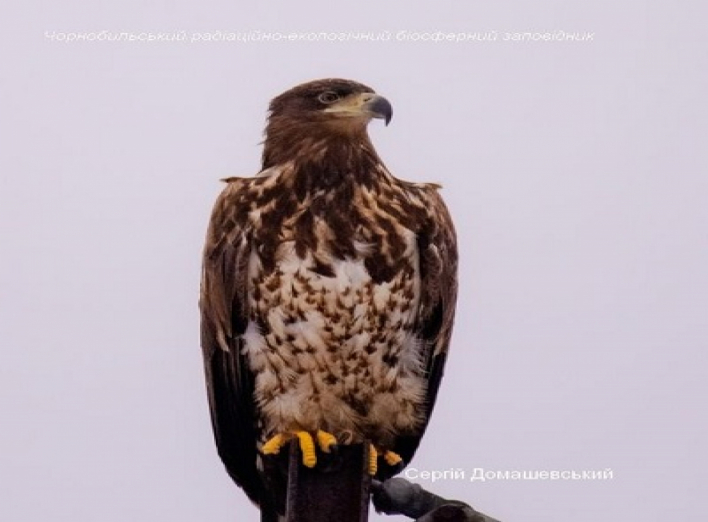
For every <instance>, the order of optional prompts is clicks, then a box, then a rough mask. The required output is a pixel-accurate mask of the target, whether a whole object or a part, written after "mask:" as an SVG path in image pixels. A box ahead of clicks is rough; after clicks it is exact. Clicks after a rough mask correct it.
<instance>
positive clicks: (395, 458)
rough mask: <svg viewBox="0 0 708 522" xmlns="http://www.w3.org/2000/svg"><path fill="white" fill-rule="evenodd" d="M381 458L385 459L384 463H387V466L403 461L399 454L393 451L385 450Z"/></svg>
mask: <svg viewBox="0 0 708 522" xmlns="http://www.w3.org/2000/svg"><path fill="white" fill-rule="evenodd" d="M383 458H384V460H385V461H386V464H388V465H389V466H395V465H397V464H399V463H400V462H401V461H403V459H402V458H401V456H400V455H399V454H398V453H394V452H393V451H387V452H386V453H384V456H383Z"/></svg>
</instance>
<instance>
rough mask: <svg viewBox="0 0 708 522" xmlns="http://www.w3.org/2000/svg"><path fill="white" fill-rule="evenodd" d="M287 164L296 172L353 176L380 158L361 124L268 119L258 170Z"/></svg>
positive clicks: (370, 166) (373, 164)
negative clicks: (293, 167) (260, 167)
mask: <svg viewBox="0 0 708 522" xmlns="http://www.w3.org/2000/svg"><path fill="white" fill-rule="evenodd" d="M287 163H290V164H293V165H294V166H295V168H296V170H307V171H319V172H320V173H321V174H326V173H331V174H335V173H340V174H347V173H348V174H349V175H352V176H353V175H356V174H358V173H362V172H371V171H372V170H373V169H374V168H375V167H376V165H378V164H380V163H381V159H380V158H379V156H378V154H377V153H376V150H375V149H374V146H373V144H372V143H371V140H370V139H369V135H368V133H367V132H366V125H365V124H364V123H362V124H360V125H351V124H349V123H348V122H343V123H340V122H323V121H292V120H290V119H287V118H278V117H274V116H271V118H270V119H269V120H268V125H267V127H266V130H265V140H264V147H263V157H262V168H263V169H267V168H270V167H274V166H277V165H284V164H287ZM343 170H346V171H348V172H347V173H345V172H341V171H343Z"/></svg>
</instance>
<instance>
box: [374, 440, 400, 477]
mask: <svg viewBox="0 0 708 522" xmlns="http://www.w3.org/2000/svg"><path fill="white" fill-rule="evenodd" d="M379 457H383V459H384V461H385V462H386V464H388V465H389V466H392V467H393V466H398V465H399V464H400V463H401V462H403V459H402V458H401V456H400V455H399V454H398V453H395V452H393V451H390V450H385V451H384V450H377V449H376V447H374V445H373V444H369V475H371V476H374V475H376V472H377V471H378V458H379Z"/></svg>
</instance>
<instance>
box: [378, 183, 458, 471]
mask: <svg viewBox="0 0 708 522" xmlns="http://www.w3.org/2000/svg"><path fill="white" fill-rule="evenodd" d="M428 187H429V188H428V189H427V190H426V192H427V194H426V196H427V197H426V199H427V201H428V202H429V204H430V205H429V207H428V209H427V215H426V216H425V218H424V223H423V226H422V227H421V229H420V230H419V232H418V238H417V239H418V254H419V259H420V277H421V300H420V306H419V311H418V318H417V333H418V337H419V338H420V339H421V340H423V341H424V349H425V353H424V368H425V377H426V379H427V394H426V406H425V411H424V412H423V415H422V418H423V422H422V425H421V426H420V429H419V430H418V433H416V434H413V435H406V436H401V437H398V438H397V439H396V442H395V450H394V451H396V452H397V453H398V454H399V455H400V456H401V457H402V458H403V460H404V462H405V463H406V464H407V463H408V462H410V460H411V459H412V458H413V455H414V454H415V451H416V449H417V448H418V445H419V444H420V440H421V438H422V437H423V434H424V432H425V429H426V428H427V425H428V422H429V421H430V416H431V415H432V412H433V407H434V406H435V399H436V398H437V394H438V388H439V387H440V381H441V379H442V375H443V368H444V366H445V360H446V358H447V349H448V345H449V344H450V336H451V335H452V324H453V321H454V317H455V302H456V300H457V240H456V236H455V228H454V226H453V224H452V219H451V217H450V213H449V212H448V210H447V207H446V206H445V203H444V202H443V200H442V198H441V197H440V195H439V194H438V191H437V187H435V186H433V185H429V186H428ZM384 469H386V468H385V467H384Z"/></svg>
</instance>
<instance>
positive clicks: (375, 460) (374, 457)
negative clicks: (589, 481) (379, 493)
mask: <svg viewBox="0 0 708 522" xmlns="http://www.w3.org/2000/svg"><path fill="white" fill-rule="evenodd" d="M378 468H379V452H378V451H376V448H375V447H374V445H373V444H371V443H369V475H371V476H372V477H373V476H374V475H376V472H377V471H378Z"/></svg>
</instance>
